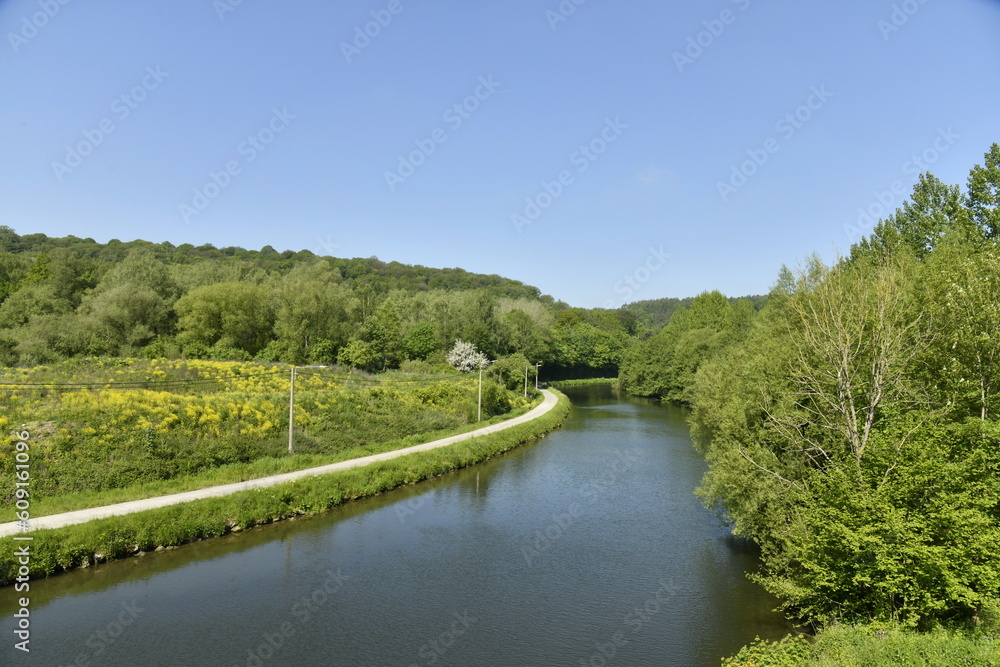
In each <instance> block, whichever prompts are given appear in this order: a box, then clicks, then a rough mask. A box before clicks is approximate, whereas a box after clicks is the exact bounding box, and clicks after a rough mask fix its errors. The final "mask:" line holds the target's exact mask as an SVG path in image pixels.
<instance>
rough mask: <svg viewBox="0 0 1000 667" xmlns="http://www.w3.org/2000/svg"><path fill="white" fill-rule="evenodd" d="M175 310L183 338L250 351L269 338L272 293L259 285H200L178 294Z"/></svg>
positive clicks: (253, 351) (270, 334) (271, 316)
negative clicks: (181, 295)
mask: <svg viewBox="0 0 1000 667" xmlns="http://www.w3.org/2000/svg"><path fill="white" fill-rule="evenodd" d="M174 310H175V311H176V312H177V315H178V316H179V320H178V322H177V328H178V330H179V331H180V333H181V335H182V336H183V337H184V338H185V339H191V340H198V341H201V342H203V343H205V344H206V345H208V346H213V345H217V346H219V347H229V348H236V349H239V350H243V351H245V352H247V353H249V354H250V355H255V354H257V353H258V352H260V351H261V350H262V349H264V347H265V346H266V345H267V344H268V343H269V342H270V341H271V336H272V327H273V323H274V313H273V311H272V309H271V294H270V291H269V290H268V289H267V288H266V287H264V286H262V285H256V284H253V283H217V284H214V285H203V286H201V287H196V288H194V289H193V290H191V291H190V292H188V293H187V294H185V295H184V296H183V297H181V298H180V299H179V300H178V301H177V303H176V304H174Z"/></svg>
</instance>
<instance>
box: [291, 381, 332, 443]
mask: <svg viewBox="0 0 1000 667" xmlns="http://www.w3.org/2000/svg"><path fill="white" fill-rule="evenodd" d="M297 368H326V366H297V367H296V366H292V381H291V383H290V384H289V385H288V453H289V454H294V453H295V452H294V451H293V449H292V442H293V440H294V438H295V435H294V432H295V371H296V369H297Z"/></svg>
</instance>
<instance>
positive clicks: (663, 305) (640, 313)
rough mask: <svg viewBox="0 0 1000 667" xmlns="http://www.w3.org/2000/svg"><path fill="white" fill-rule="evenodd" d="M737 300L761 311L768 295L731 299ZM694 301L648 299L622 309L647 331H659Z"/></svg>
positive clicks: (689, 299)
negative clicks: (630, 313) (745, 300)
mask: <svg viewBox="0 0 1000 667" xmlns="http://www.w3.org/2000/svg"><path fill="white" fill-rule="evenodd" d="M737 299H749V300H750V301H753V304H754V308H755V309H756V310H758V311H759V310H760V309H761V308H763V307H764V303H765V302H766V301H767V295H766V294H753V295H750V296H744V297H729V301H730V302H733V301H736V300H737ZM692 301H694V297H687V298H684V299H677V298H674V297H668V298H663V299H647V300H645V301H634V302H632V303H629V304H626V305H624V306H622V309H624V310H628V311H631V312H633V313H635V315H636V317H637V318H638V320H639V322H640V323H642V325H643V326H644V327H646V328H647V329H650V330H653V331H659V330H660V329H662V328H663V327H665V326H666V325H667V323H668V322H669V321H670V317H671V316H672V315H673V314H674V311H675V310H677V309H678V308H680V307H684V308H690V307H691V302H692Z"/></svg>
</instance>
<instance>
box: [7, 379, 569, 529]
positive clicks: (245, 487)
mask: <svg viewBox="0 0 1000 667" xmlns="http://www.w3.org/2000/svg"><path fill="white" fill-rule="evenodd" d="M542 393H543V394H544V396H545V399H544V400H543V401H542V404H541V405H539V406H538V407H536V408H534V409H533V410H531V411H530V412H527V413H525V414H523V415H521V416H520V417H515V418H514V419H509V420H507V421H504V422H500V423H499V424H492V425H490V426H485V427H483V428H480V429H476V430H475V431H469V432H468V433H462V434H460V435H453V436H451V437H449V438H442V439H441V440H434V441H432V442H427V443H424V444H422V445H414V446H413V447H406V448H405V449H397V450H394V451H391V452H383V453H382V454H373V455H371V456H362V457H360V458H356V459H350V460H348V461H340V462H339V463H331V464H329V465H325V466H319V467H317V468H307V469H306V470H297V471H295V472H287V473H284V474H281V475H271V476H270V477H261V478H259V479H251V480H247V481H245V482H236V483H235V484H225V485H223V486H211V487H208V488H207V489H197V490H195V491H186V492H184V493H174V494H171V495H168V496H157V497H156V498H146V499H145V500H133V501H130V502H127V503H118V504H115V505H105V506H104V507H92V508H90V509H85V510H77V511H75V512H64V513H62V514H52V515H49V516H43V517H38V518H37V519H35V518H33V519H31V520H30V522H29V524H28V526H29V527H28V530H29V531H30V530H43V529H46V528H62V527H63V526H72V525H75V524H78V523H85V522H87V521H93V520H94V519H103V518H106V517H109V516H122V515H125V514H132V513H134V512H144V511H146V510H151V509H156V508H159V507H169V506H170V505H178V504H180V503H187V502H190V501H192V500H202V499H204V498H218V497H220V496H228V495H231V494H233V493H238V492H240V491H249V490H251V489H263V488H265V487H268V486H275V485H276V484H284V483H285V482H291V481H293V480H296V479H302V478H303V477H312V476H315V475H325V474H327V473H331V472H337V471H340V470H349V469H350V468H357V467H359V466H364V465H368V464H370V463H375V462H377V461H388V460H390V459H394V458H397V457H399V456H406V455H407V454H413V453H414V452H425V451H428V450H431V449H437V448H438V447H447V446H448V445H452V444H455V443H456V442H461V441H462V440H468V439H469V438H474V437H476V436H480V435H486V434H488V433H496V432H497V431H503V430H505V429H508V428H510V427H512V426H516V425H518V424H523V423H525V422H528V421H531V420H532V419H537V418H538V417H541V416H542V415H544V414H545V413H546V412H548V411H549V410H551V409H552V408H554V407H555V405H556V403H557V402H558V399H557V398H556V395H555V394H553V393H552V392H551V391H548V390H544V389H543V390H542ZM22 532H24V531H23V530H22V527H21V525H20V523H19V522H17V521H11V522H10V523H3V524H0V537H8V536H10V535H17V534H19V533H22Z"/></svg>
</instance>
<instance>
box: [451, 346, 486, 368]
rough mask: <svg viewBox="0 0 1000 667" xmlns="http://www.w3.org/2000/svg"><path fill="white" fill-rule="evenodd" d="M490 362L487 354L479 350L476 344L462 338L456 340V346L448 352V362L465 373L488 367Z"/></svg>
mask: <svg viewBox="0 0 1000 667" xmlns="http://www.w3.org/2000/svg"><path fill="white" fill-rule="evenodd" d="M489 362H490V360H489V359H487V358H486V355H485V354H483V353H482V352H480V351H479V350H477V349H476V346H475V345H473V344H472V343H466V342H465V341H462V340H456V341H455V346H454V347H453V348H451V352H449V353H448V363H449V364H451V365H452V366H454V367H455V368H457V369H458V370H460V371H462V372H463V373H468V372H469V371H474V370H477V369H479V368H486V364H488V363H489Z"/></svg>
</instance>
